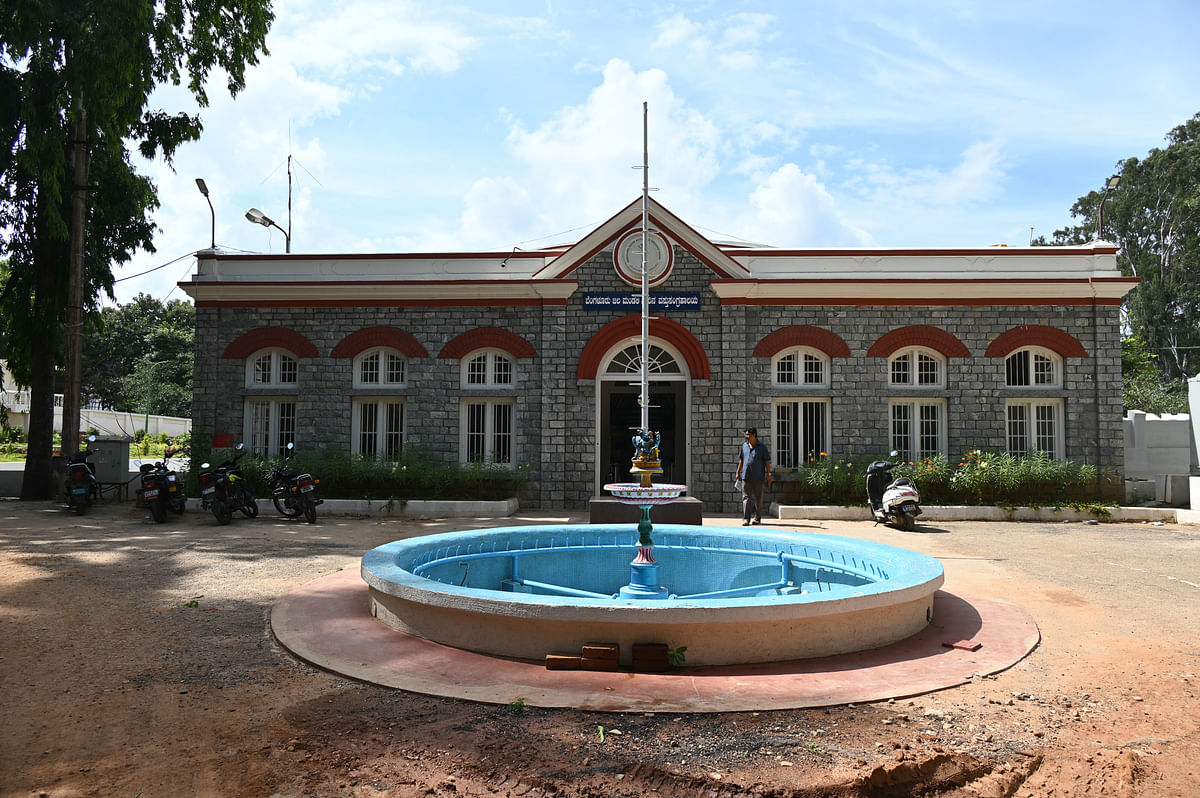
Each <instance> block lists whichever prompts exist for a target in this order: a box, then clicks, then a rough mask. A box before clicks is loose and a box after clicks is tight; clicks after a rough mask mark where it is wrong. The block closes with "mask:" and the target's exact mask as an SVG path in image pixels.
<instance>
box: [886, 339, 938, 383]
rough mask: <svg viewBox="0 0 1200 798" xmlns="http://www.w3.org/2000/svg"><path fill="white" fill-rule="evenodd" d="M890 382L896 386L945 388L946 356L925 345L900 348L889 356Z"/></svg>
mask: <svg viewBox="0 0 1200 798" xmlns="http://www.w3.org/2000/svg"><path fill="white" fill-rule="evenodd" d="M888 382H889V383H890V384H891V385H892V386H893V387H896V388H944V387H946V361H945V358H943V357H942V356H941V355H940V354H938V353H937V352H935V351H933V350H932V349H926V348H924V347H918V346H912V347H908V348H906V349H900V350H898V351H896V352H895V353H894V354H893V355H892V356H891V357H890V358H888Z"/></svg>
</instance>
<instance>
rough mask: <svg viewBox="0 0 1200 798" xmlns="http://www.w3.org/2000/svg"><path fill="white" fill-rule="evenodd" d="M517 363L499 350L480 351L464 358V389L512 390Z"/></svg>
mask: <svg viewBox="0 0 1200 798" xmlns="http://www.w3.org/2000/svg"><path fill="white" fill-rule="evenodd" d="M515 371H516V361H515V360H513V358H512V357H511V356H510V355H509V354H508V353H507V352H503V351H501V350H499V349H480V350H476V351H475V352H470V353H468V354H467V355H466V356H465V357H463V358H462V387H464V388H469V389H472V388H512V387H513V386H514V385H515V383H516V374H515Z"/></svg>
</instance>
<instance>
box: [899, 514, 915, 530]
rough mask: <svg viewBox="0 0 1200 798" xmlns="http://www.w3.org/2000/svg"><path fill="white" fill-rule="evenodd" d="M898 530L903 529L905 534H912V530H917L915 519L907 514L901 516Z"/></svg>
mask: <svg viewBox="0 0 1200 798" xmlns="http://www.w3.org/2000/svg"><path fill="white" fill-rule="evenodd" d="M900 528H901V529H903V530H904V531H905V532H912V531H913V530H914V529H916V528H917V522H916V519H914V518H913V517H912V516H911V515H909V514H908V513H905V514H903V515H901V516H900Z"/></svg>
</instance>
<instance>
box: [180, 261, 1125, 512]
mask: <svg viewBox="0 0 1200 798" xmlns="http://www.w3.org/2000/svg"><path fill="white" fill-rule="evenodd" d="M675 256H676V262H675V266H674V269H673V272H672V275H671V277H670V278H669V280H668V281H667V282H666V283H665V284H663V285H661V286H658V287H656V288H655V289H654V290H655V291H656V292H680V293H686V292H695V293H699V294H700V295H701V308H700V310H698V311H678V312H663V313H660V314H659V315H662V316H664V317H666V318H670V319H672V320H673V321H675V322H677V323H679V324H680V325H682V326H683V327H685V328H686V329H687V330H688V331H689V332H690V333H691V334H692V335H694V336H695V337H696V338H697V339H698V340H699V341H700V343H701V344H702V346H703V348H704V351H705V353H706V354H707V357H708V361H709V365H710V368H711V379H710V380H695V379H693V380H692V382H691V393H690V396H691V407H690V431H691V435H690V440H688V441H687V442H686V445H687V447H688V453H689V455H690V465H691V468H690V472H689V474H688V483H689V492H690V494H691V495H693V496H695V497H697V498H699V499H700V500H701V501H703V502H704V505H705V508H706V510H707V511H710V512H736V511H737V509H738V497H737V495H736V494H735V493H734V492H733V490H732V487H731V484H730V483H731V482H732V472H733V468H734V465H735V463H736V457H737V448H738V446H739V445H740V443H741V430H742V429H743V428H744V427H745V426H746V425H754V426H757V427H758V428H759V429H760V431H761V432H762V433H763V435H764V438H767V439H768V440H769V436H770V432H769V431H770V428H771V412H770V402H771V397H772V395H773V391H772V388H771V374H770V367H771V361H770V358H767V357H755V356H754V355H753V351H754V348H755V346H756V345H757V344H758V342H759V341H760V340H761V339H762V338H764V337H765V336H767V335H768V334H770V333H771V332H773V331H775V330H777V329H779V328H781V327H787V326H791V325H812V326H815V327H820V328H823V329H827V330H829V331H831V332H833V333H836V334H837V335H838V336H839V337H841V338H842V339H843V340H844V341H845V342H846V344H847V345H848V346H849V349H850V353H851V356H850V357H848V358H834V360H833V362H832V367H831V373H830V376H831V385H830V388H829V389H827V390H826V391H824V392H817V393H815V394H813V395H817V396H829V397H830V401H831V416H832V425H831V430H830V432H831V440H830V448H831V453H833V454H836V455H837V456H857V455H874V454H883V453H885V452H886V450H887V448H888V435H887V432H888V413H887V400H888V397H889V396H894V395H899V394H897V393H896V392H894V391H892V390H891V389H890V388H889V386H888V374H887V360H886V358H879V357H867V356H866V352H867V350H868V349H869V348H870V347H871V345H872V344H873V343H875V341H876V340H878V339H879V338H880V337H881V336H883V335H884V334H886V333H888V332H890V331H892V330H894V329H897V328H900V327H906V326H909V325H929V326H932V327H937V328H939V329H941V330H944V331H945V332H947V333H949V334H950V335H953V336H954V337H955V338H957V339H958V340H959V341H961V342H962V343H963V344H964V345H965V346H966V347H967V349H968V350H969V351H970V353H971V357H969V358H951V359H950V360H949V362H948V367H947V381H946V387H945V389H944V390H939V391H934V392H921V394H922V395H932V396H941V397H945V398H946V400H947V405H948V419H947V427H948V431H949V432H948V446H949V456H950V459H951V460H952V461H957V458H958V457H959V456H961V454H962V453H963V452H965V451H967V450H969V449H972V448H980V447H982V448H993V449H1003V448H1004V445H1005V440H1004V435H1005V424H1004V400H1005V398H1006V397H1008V396H1017V395H1022V396H1027V395H1030V394H1032V393H1034V392H1032V391H1025V392H1023V393H1022V392H1019V391H1014V390H1012V389H1006V388H1005V387H1004V359H1003V358H992V357H985V356H984V352H985V351H986V350H987V348H988V345H989V344H990V343H991V342H992V341H993V340H994V339H995V338H996V337H997V336H999V335H1001V334H1002V333H1005V332H1007V331H1008V330H1010V329H1012V328H1013V327H1018V326H1022V325H1046V326H1049V327H1055V328H1057V329H1060V330H1062V331H1064V332H1066V333H1069V334H1070V335H1072V336H1074V337H1075V338H1076V339H1077V340H1078V341H1079V342H1080V343H1081V344H1082V345H1083V347H1084V348H1085V349H1086V350H1087V352H1088V355H1089V356H1088V357H1083V358H1066V359H1064V367H1063V374H1064V380H1063V387H1062V388H1061V389H1059V390H1055V391H1050V392H1037V393H1038V394H1039V395H1041V394H1043V393H1044V394H1045V395H1047V396H1054V397H1060V398H1062V399H1063V400H1064V404H1065V419H1064V424H1065V438H1066V452H1065V455H1066V457H1067V458H1069V459H1071V460H1074V461H1076V462H1087V463H1095V462H1097V461H1099V463H1100V464H1101V465H1102V466H1104V467H1105V468H1108V469H1118V468H1120V467H1121V463H1122V459H1121V443H1122V438H1121V434H1122V431H1121V413H1122V411H1121V363H1120V328H1119V317H1118V309H1117V308H1116V307H1101V308H1098V309H1096V311H1095V312H1093V309H1092V308H1090V307H1075V306H1045V307H1043V306H1037V307H1017V306H1014V307H1003V308H997V307H990V306H986V307H985V306H972V305H963V306H947V307H942V306H930V307H883V306H868V305H864V306H854V307H845V306H840V307H835V306H786V307H785V306H770V305H727V306H724V307H722V306H721V304H720V303H719V301H718V299H717V298H716V296H715V294H714V293H713V292H712V290H711V289H710V288H709V280H710V279H711V277H712V273H711V271H710V270H709V269H708V268H707V267H706V266H704V265H703V264H702V263H700V262H699V261H698V260H697V259H696V258H694V257H693V256H691V255H690V254H688V253H687V252H684V251H682V250H680V249H678V248H677V249H676V252H675ZM571 276H572V277H573V278H576V279H578V281H579V285H580V287H579V290H578V291H577V292H576V294H575V295H574V296H572V297H570V298H569V299H568V300H567V303H566V305H565V306H563V305H550V306H546V307H543V308H537V307H472V306H465V307H457V308H211V307H201V308H198V309H197V313H196V323H197V330H196V350H197V357H196V367H195V379H194V385H195V399H194V411H193V413H194V415H193V425H194V430H195V434H196V437H197V441H198V443H199V445H201V446H203V441H204V439H205V436H208V439H211V436H212V435H215V434H218V433H222V432H228V433H233V435H234V438H235V440H241V437H242V430H243V416H244V411H243V403H244V401H245V399H246V397H247V396H251V395H253V394H254V393H255V391H254V390H252V389H247V388H246V380H245V361H244V360H243V359H231V358H222V357H221V354H222V353H223V352H224V351H225V349H226V347H227V346H229V344H230V343H231V342H232V341H234V340H236V339H237V338H238V337H239V336H241V335H243V334H245V333H247V332H250V331H251V330H255V329H257V328H261V327H275V326H277V327H285V328H288V329H290V330H292V331H294V332H296V333H299V334H300V335H303V336H304V337H305V338H307V339H308V340H309V341H310V342H312V344H313V345H314V346H315V347H316V349H317V352H318V356H317V357H315V358H304V359H302V360H301V363H300V376H299V384H298V386H297V390H296V396H297V417H298V422H297V434H296V444H297V446H298V447H299V448H301V449H304V450H333V451H349V449H350V429H351V399H352V397H353V396H354V394H355V391H354V390H353V389H352V388H351V387H350V386H351V385H352V384H353V379H352V377H353V375H352V373H351V369H352V360H351V359H349V358H333V357H330V352H331V351H332V350H333V348H334V347H335V346H337V344H338V343H339V342H341V341H342V339H344V338H345V337H346V336H348V335H350V334H351V333H354V332H357V331H358V330H361V329H363V328H366V327H373V326H389V327H396V328H398V329H401V330H404V331H406V332H408V333H410V334H411V335H413V336H414V337H415V338H416V339H417V340H418V341H420V342H421V344H422V345H423V346H424V347H425V348H426V350H427V351H428V353H429V356H428V357H424V358H411V359H410V360H409V366H408V384H407V387H406V388H405V389H403V390H400V391H396V393H399V394H401V395H403V396H405V397H406V401H407V432H408V441H409V443H411V444H413V445H417V446H421V447H429V448H431V449H432V450H434V451H436V452H442V453H444V455H445V457H446V458H447V459H456V458H457V457H458V450H459V399H460V398H461V397H462V396H463V395H464V393H465V392H464V391H463V390H462V388H461V387H460V382H459V380H460V378H459V361H458V360H457V359H445V358H439V357H438V354H439V353H440V352H441V350H442V348H443V347H444V346H445V345H446V343H447V342H449V341H450V340H452V339H453V338H454V337H456V336H457V335H459V334H461V333H463V332H465V331H468V330H471V329H475V328H480V327H499V328H503V329H506V330H509V331H511V332H513V333H515V334H516V335H519V336H520V337H522V338H523V339H525V340H526V341H528V342H529V344H530V345H531V346H533V348H534V349H535V350H536V352H537V357H535V358H521V359H519V360H518V361H517V372H516V373H517V383H516V387H515V390H513V391H512V392H511V393H512V394H513V395H514V397H515V433H516V440H515V447H516V448H515V456H516V461H517V463H518V464H519V465H523V466H528V468H529V477H530V480H529V485H528V487H527V489H526V491H525V493H524V494H523V495H522V496H521V501H522V504H523V506H527V507H565V508H569V509H582V508H584V507H586V504H587V501H588V499H589V498H591V496H592V495H593V492H594V475H595V469H596V463H595V460H596V451H597V441H596V428H597V422H596V418H595V415H596V406H597V393H598V391H599V385H598V383H597V381H595V380H590V379H587V380H580V379H578V377H577V369H578V365H579V359H580V354H581V353H582V352H583V350H584V348H585V347H586V346H587V344H588V342H589V341H590V340H591V339H592V337H593V336H594V335H595V334H596V332H597V331H598V330H599V329H600V328H602V327H603V326H604V325H605V324H607V323H609V322H611V321H613V320H614V319H617V318H621V317H623V316H626V315H628V313H627V312H626V311H624V310H591V309H585V308H584V307H583V301H582V295H583V294H584V293H589V292H590V293H595V292H614V293H617V292H619V293H632V292H636V289H635V288H633V287H632V286H629V285H627V284H626V283H624V282H623V281H621V280H620V278H619V277H618V276H617V274H616V271H615V269H614V268H613V266H612V260H611V255H610V254H609V253H607V252H602V253H600V254H598V255H596V256H595V257H593V258H592V259H590V260H589V261H587V262H586V263H584V264H582V265H581V266H580V267H579V268H578V269H577V270H576V272H575V273H574V274H572V275H571ZM1097 352H1099V353H1102V354H1101V355H1100V356H1099V357H1097V356H1095V353H1097ZM362 393H364V394H369V395H377V394H379V393H380V392H379V391H374V390H372V391H362ZM471 393H472V395H475V394H474V392H471ZM494 393H495V395H504V394H505V392H504V391H496V392H494ZM1097 411H1098V413H1097Z"/></svg>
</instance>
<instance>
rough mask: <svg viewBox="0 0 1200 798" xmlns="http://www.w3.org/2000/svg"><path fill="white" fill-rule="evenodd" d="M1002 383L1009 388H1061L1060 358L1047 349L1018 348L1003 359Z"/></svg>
mask: <svg viewBox="0 0 1200 798" xmlns="http://www.w3.org/2000/svg"><path fill="white" fill-rule="evenodd" d="M1004 384H1005V385H1006V386H1008V387H1009V388H1061V387H1062V358H1061V357H1059V355H1058V354H1057V353H1055V352H1051V351H1050V350H1048V349H1039V348H1037V347H1027V348H1025V349H1018V350H1017V351H1015V352H1013V353H1012V354H1011V355H1009V356H1008V357H1006V358H1005V359H1004Z"/></svg>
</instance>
